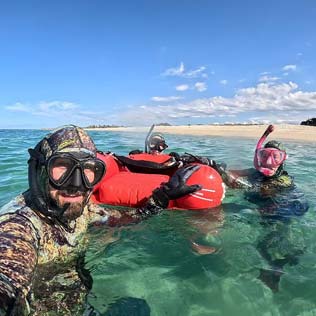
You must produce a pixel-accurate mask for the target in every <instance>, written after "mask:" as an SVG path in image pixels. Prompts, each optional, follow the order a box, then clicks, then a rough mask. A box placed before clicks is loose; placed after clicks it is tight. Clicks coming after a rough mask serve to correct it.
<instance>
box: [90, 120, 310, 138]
mask: <svg viewBox="0 0 316 316" xmlns="http://www.w3.org/2000/svg"><path fill="white" fill-rule="evenodd" d="M267 126H268V124H267V125H183V126H156V127H155V130H154V131H155V132H161V133H166V134H181V135H197V136H203V135H205V136H222V137H237V138H238V137H242V138H258V137H260V136H261V135H262V133H263V132H264V131H265V129H266V127H267ZM274 126H275V130H274V132H273V134H272V135H271V136H270V138H272V139H279V140H288V141H303V142H316V127H315V126H306V125H290V124H274ZM86 130H91V131H114V132H131V133H132V132H144V133H146V132H147V131H148V130H149V127H107V128H86Z"/></svg>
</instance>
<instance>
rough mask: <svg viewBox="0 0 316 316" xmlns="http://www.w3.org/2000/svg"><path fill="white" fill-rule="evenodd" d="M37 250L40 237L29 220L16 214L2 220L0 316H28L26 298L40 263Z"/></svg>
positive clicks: (0, 219) (0, 233)
mask: <svg viewBox="0 0 316 316" xmlns="http://www.w3.org/2000/svg"><path fill="white" fill-rule="evenodd" d="M37 250H38V237H37V234H36V231H35V228H34V227H33V225H32V223H31V222H30V221H29V220H28V219H27V218H25V217H23V216H21V215H18V214H15V213H13V214H5V215H2V216H0V314H1V312H2V314H1V315H3V313H4V315H10V316H11V315H28V311H27V309H28V304H27V301H26V296H27V294H28V292H29V290H30V286H31V281H32V276H33V272H34V269H35V267H36V263H37ZM18 305H19V306H18Z"/></svg>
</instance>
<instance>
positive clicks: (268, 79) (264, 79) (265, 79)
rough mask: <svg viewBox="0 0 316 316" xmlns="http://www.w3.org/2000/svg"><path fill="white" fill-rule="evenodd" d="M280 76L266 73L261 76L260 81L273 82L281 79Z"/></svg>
mask: <svg viewBox="0 0 316 316" xmlns="http://www.w3.org/2000/svg"><path fill="white" fill-rule="evenodd" d="M279 79H280V78H279V77H273V76H268V75H264V76H261V77H260V78H259V82H273V81H277V80H279Z"/></svg>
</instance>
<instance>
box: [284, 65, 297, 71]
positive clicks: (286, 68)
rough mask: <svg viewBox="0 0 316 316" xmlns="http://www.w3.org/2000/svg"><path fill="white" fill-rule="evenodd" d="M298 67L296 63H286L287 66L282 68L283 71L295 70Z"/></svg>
mask: <svg viewBox="0 0 316 316" xmlns="http://www.w3.org/2000/svg"><path fill="white" fill-rule="evenodd" d="M296 68H297V67H296V65H285V66H284V67H283V68H282V70H283V71H290V70H292V71H295V70H296Z"/></svg>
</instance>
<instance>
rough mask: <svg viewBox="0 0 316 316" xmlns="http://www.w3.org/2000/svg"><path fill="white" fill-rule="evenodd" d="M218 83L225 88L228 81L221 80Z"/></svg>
mask: <svg viewBox="0 0 316 316" xmlns="http://www.w3.org/2000/svg"><path fill="white" fill-rule="evenodd" d="M219 83H220V84H222V85H224V86H225V85H227V83H228V80H226V79H223V80H221V81H220V82H219Z"/></svg>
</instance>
